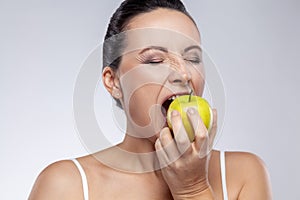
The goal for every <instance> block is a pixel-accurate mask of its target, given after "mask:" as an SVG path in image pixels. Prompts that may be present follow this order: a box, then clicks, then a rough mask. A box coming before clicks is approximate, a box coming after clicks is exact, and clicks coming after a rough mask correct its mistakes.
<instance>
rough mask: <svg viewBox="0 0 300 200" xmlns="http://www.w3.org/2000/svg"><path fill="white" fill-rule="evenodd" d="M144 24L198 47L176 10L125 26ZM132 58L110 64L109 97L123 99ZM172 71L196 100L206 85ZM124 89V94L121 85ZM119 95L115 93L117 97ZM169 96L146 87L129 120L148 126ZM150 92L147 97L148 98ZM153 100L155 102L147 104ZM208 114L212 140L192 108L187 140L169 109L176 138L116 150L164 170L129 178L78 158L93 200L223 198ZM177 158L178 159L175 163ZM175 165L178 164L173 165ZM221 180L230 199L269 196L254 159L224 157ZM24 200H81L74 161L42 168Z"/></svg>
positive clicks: (165, 132)
mask: <svg viewBox="0 0 300 200" xmlns="http://www.w3.org/2000/svg"><path fill="white" fill-rule="evenodd" d="M141 27H158V28H167V29H171V30H175V31H177V32H181V33H183V34H185V35H188V36H189V37H191V38H193V39H194V40H196V41H198V42H199V43H200V35H199V31H198V30H197V27H196V26H195V25H194V24H193V22H192V21H191V20H190V19H189V18H188V17H187V16H185V15H184V14H182V13H180V12H177V11H173V10H167V9H157V10H155V11H152V12H149V13H145V14H141V15H139V16H137V17H135V18H133V19H132V20H131V21H130V23H129V24H128V29H134V28H141ZM134 53H135V52H133V53H132V54H134ZM133 57H134V56H131V55H130V54H129V55H128V56H127V55H126V56H124V58H122V62H121V65H120V69H119V71H118V74H117V73H116V72H115V71H113V70H111V69H110V68H109V67H107V68H105V69H104V71H103V77H102V78H103V83H104V86H105V87H106V89H107V91H108V92H109V93H110V94H111V95H112V96H114V97H115V98H119V99H120V100H121V101H122V98H123V96H122V95H124V94H122V93H121V95H116V94H117V92H122V90H120V87H121V85H120V81H119V76H120V75H122V74H124V73H126V71H128V70H130V69H131V68H132V67H133V66H135V65H136V64H139V63H137V62H138V61H137V60H134V59H133ZM135 62H136V63H135ZM176 70H178V74H180V76H179V78H177V79H179V80H180V81H182V83H184V84H186V83H188V84H190V85H191V88H193V90H194V91H195V93H196V94H197V95H199V96H200V95H201V94H202V91H203V85H204V82H203V79H202V77H199V76H197V75H195V73H194V72H193V71H189V70H186V68H184V67H181V65H180V66H179V67H178V68H176ZM177 82H178V80H177ZM122 87H123V89H124V87H126V86H124V85H123V86H122ZM116 90H118V91H117V92H116ZM149 91H151V92H149ZM167 93H168V91H167V90H164V88H158V86H155V87H154V86H153V87H150V86H145V87H143V88H142V89H141V90H140V91H138V92H137V93H136V94H135V95H134V96H133V98H132V102H133V105H134V106H135V107H136V108H137V109H138V110H139V111H140V113H134V112H133V113H131V114H132V116H131V117H132V118H133V119H137V121H138V122H139V123H146V122H147V120H149V119H148V118H147V117H146V115H145V114H144V112H146V111H147V109H149V107H150V105H151V104H154V103H156V102H157V99H159V98H158V96H164V95H165V94H167ZM147 94H148V96H145V95H147ZM149 94H151V95H149ZM155 95H156V97H157V98H155V99H151V97H152V96H155ZM143 99H147V101H142V100H143ZM123 106H129V110H130V109H131V108H130V106H131V105H123ZM141 113H142V114H141ZM213 113H214V121H213V128H212V136H211V135H210V136H208V133H207V130H206V128H205V126H204V124H203V123H202V121H201V118H200V117H199V114H198V113H197V111H196V110H194V109H190V110H189V114H188V116H189V119H190V121H191V123H192V125H193V128H194V131H195V141H194V142H193V143H190V142H189V140H188V137H187V135H186V133H185V131H184V130H183V129H181V128H180V127H181V126H182V121H181V117H180V115H179V114H178V112H173V113H172V118H171V121H172V124H173V132H174V137H172V135H171V132H170V130H169V129H168V128H167V127H165V128H163V129H162V130H161V131H160V132H159V133H158V134H155V135H153V136H152V137H149V138H136V137H132V136H130V135H128V134H126V136H125V138H124V141H123V142H122V143H120V144H119V145H118V147H120V148H122V149H125V150H127V151H130V152H136V153H145V152H152V151H156V152H157V158H158V161H159V164H160V165H162V166H165V167H164V168H162V169H161V170H156V171H153V172H148V173H128V172H123V171H119V170H116V169H113V168H110V167H108V166H106V165H104V164H103V163H101V162H99V161H98V160H97V159H95V157H94V156H93V155H87V156H84V157H81V158H78V161H79V162H80V163H81V165H82V166H83V168H84V170H85V173H86V175H87V179H88V184H89V195H90V199H91V200H96V199H122V200H124V199H131V200H132V199H138V200H147V199H149V200H159V199H161V200H166V199H178V200H179V199H198V200H201V199H203V200H204V199H207V200H208V199H217V200H219V199H220V200H221V199H223V194H222V185H221V173H220V161H219V160H220V159H219V158H220V152H219V151H215V150H212V151H211V152H210V153H207V152H208V150H209V149H210V147H211V144H212V142H213V137H214V135H215V133H216V130H217V120H216V119H217V112H216V110H215V109H214V110H213ZM129 128H130V126H129ZM127 131H129V130H127ZM130 131H133V130H130ZM210 134H211V133H210ZM103 152H105V153H109V152H110V150H105V151H102V152H99V153H100V154H101V153H103ZM178 155H181V156H180V158H179V159H176V158H177V157H178ZM173 160H175V161H174V162H170V161H173ZM226 181H227V189H228V195H229V199H239V200H248V199H249V200H253V199H255V200H268V199H271V189H270V182H269V176H268V172H267V169H266V167H265V164H264V163H263V161H262V160H261V159H260V158H259V157H257V156H256V155H254V154H251V153H244V152H226ZM29 199H30V200H48V199H51V200H53V199H65V200H68V199H70V200H71V199H72V200H82V199H83V189H82V182H81V177H80V174H79V171H78V169H77V168H76V166H75V165H74V163H73V162H72V161H69V160H63V161H58V162H56V163H53V164H51V165H49V166H48V167H47V168H45V169H44V170H43V171H42V172H41V174H40V175H39V176H38V178H37V180H36V182H35V184H34V186H33V189H32V191H31V194H30V197H29Z"/></svg>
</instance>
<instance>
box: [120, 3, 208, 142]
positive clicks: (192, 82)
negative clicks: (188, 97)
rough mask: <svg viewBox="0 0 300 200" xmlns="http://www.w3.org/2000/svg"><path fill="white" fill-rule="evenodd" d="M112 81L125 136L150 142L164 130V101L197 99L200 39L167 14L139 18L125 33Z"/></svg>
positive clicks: (188, 24)
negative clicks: (185, 96)
mask: <svg viewBox="0 0 300 200" xmlns="http://www.w3.org/2000/svg"><path fill="white" fill-rule="evenodd" d="M126 31H127V34H126V41H125V44H126V45H125V46H126V47H125V51H124V52H125V53H124V54H123V55H122V60H121V62H120V66H119V69H118V71H117V75H118V77H119V81H120V82H119V83H120V88H121V92H122V99H121V102H122V106H123V109H124V110H125V112H126V115H127V120H128V122H127V131H128V130H129V132H130V133H129V134H131V135H134V136H136V137H147V138H148V137H151V136H154V135H156V134H157V133H158V132H159V130H161V128H162V127H164V126H166V123H165V122H166V119H165V110H166V109H167V108H168V105H169V103H170V101H169V100H168V99H170V97H172V96H174V95H175V96H176V95H177V96H178V95H183V94H189V93H190V91H191V89H192V90H193V93H194V94H195V95H198V96H201V95H202V92H203V88H204V75H203V74H204V73H203V63H202V51H201V48H200V34H199V31H198V29H197V27H196V26H195V24H194V23H193V22H192V21H191V19H190V18H189V17H187V16H186V15H184V14H183V13H181V12H178V11H174V10H169V9H157V10H154V11H151V12H149V13H144V14H140V15H138V16H136V17H134V18H133V19H131V20H130V22H129V23H128V25H127V27H126Z"/></svg>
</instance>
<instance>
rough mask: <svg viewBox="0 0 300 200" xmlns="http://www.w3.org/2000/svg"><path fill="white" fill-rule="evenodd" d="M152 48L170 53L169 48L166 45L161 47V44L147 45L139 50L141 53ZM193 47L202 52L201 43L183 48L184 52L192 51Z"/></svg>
mask: <svg viewBox="0 0 300 200" xmlns="http://www.w3.org/2000/svg"><path fill="white" fill-rule="evenodd" d="M151 49H155V50H159V51H162V52H165V53H168V49H167V48H165V47H161V46H149V47H147V48H145V49H143V50H141V51H140V52H139V54H142V53H144V52H146V51H149V50H151ZM193 49H198V50H199V51H200V52H202V48H201V47H200V46H199V45H192V46H189V47H187V48H185V49H184V50H183V52H184V53H186V52H188V51H190V50H193Z"/></svg>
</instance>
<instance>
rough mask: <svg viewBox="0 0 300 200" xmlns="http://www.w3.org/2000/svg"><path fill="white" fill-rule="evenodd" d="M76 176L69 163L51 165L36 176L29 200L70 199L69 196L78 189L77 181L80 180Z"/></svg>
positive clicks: (72, 165) (78, 182)
mask: <svg viewBox="0 0 300 200" xmlns="http://www.w3.org/2000/svg"><path fill="white" fill-rule="evenodd" d="M77 176H78V174H77V171H76V168H75V166H74V164H73V163H72V162H71V161H59V162H56V163H53V164H51V165H49V166H48V167H46V168H45V169H44V170H43V171H42V172H41V173H40V175H39V176H38V178H37V180H36V181H35V183H34V186H33V188H32V191H31V193H30V196H29V200H36V199H38V200H48V199H49V200H50V199H69V198H70V199H71V196H70V194H72V193H73V191H76V188H78V187H80V181H78V180H80V179H78V177H77ZM77 191H78V190H77ZM73 194H74V193H73Z"/></svg>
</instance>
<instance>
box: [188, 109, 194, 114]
mask: <svg viewBox="0 0 300 200" xmlns="http://www.w3.org/2000/svg"><path fill="white" fill-rule="evenodd" d="M187 111H188V113H189V114H191V115H193V114H194V113H195V109H194V108H188V110H187Z"/></svg>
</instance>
